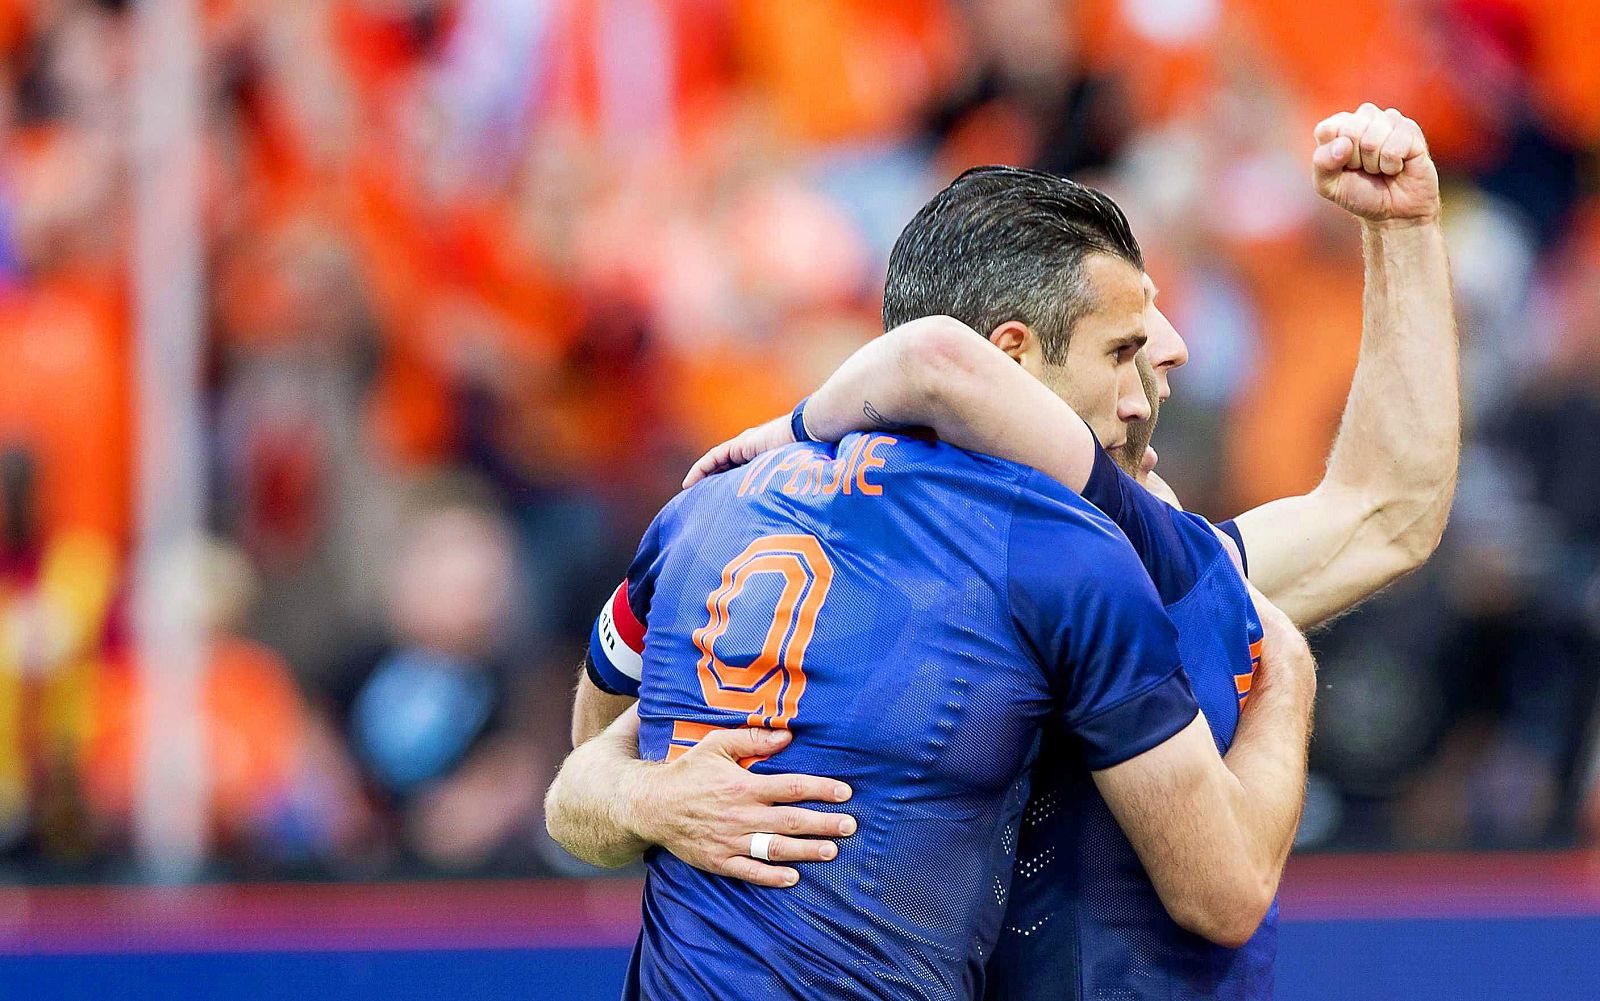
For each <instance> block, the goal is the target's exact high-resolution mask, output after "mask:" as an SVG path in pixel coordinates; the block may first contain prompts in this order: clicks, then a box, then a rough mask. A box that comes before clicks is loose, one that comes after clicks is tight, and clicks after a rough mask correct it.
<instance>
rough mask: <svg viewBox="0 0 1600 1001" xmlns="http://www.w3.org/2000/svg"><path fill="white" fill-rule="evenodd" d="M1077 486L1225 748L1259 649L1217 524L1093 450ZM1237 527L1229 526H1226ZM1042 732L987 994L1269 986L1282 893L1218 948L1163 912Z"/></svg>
mask: <svg viewBox="0 0 1600 1001" xmlns="http://www.w3.org/2000/svg"><path fill="white" fill-rule="evenodd" d="M1084 497H1085V498H1086V499H1088V500H1090V501H1092V502H1093V503H1094V504H1095V505H1096V506H1097V507H1099V508H1100V509H1101V510H1103V511H1104V512H1105V513H1106V514H1107V515H1109V516H1110V517H1111V519H1112V520H1113V521H1115V522H1116V523H1117V525H1118V526H1119V527H1121V528H1122V530H1123V531H1124V532H1125V533H1126V534H1127V536H1128V539H1129V540H1130V541H1131V542H1132V543H1133V547H1134V549H1135V550H1136V551H1137V552H1138V553H1139V557H1140V559H1141V560H1142V561H1143V563H1144V565H1145V567H1146V568H1147V569H1148V570H1149V572H1150V576H1151V578H1152V579H1153V580H1154V581H1155V583H1156V589H1157V591H1158V592H1159V594H1160V596H1161V600H1162V603H1163V605H1165V607H1166V610H1167V614H1168V615H1169V616H1170V617H1171V618H1172V621H1173V623H1174V624H1175V625H1176V626H1177V628H1178V649H1179V651H1180V653H1181V655H1182V659H1183V664H1184V669H1185V672H1186V673H1187V674H1188V676H1189V683H1190V685H1191V686H1192V688H1193V691H1194V694H1195V697H1196V699H1198V701H1199V703H1200V708H1201V710H1202V711H1203V712H1204V713H1205V716H1206V721H1207V722H1208V723H1209V724H1210V726H1211V733H1212V737H1213V738H1214V739H1215V741H1216V744H1217V750H1218V751H1220V752H1226V751H1227V749H1228V747H1229V745H1230V744H1231V743H1232V741H1233V733H1234V728H1235V727H1236V726H1237V725H1238V722H1239V708H1240V706H1241V705H1242V704H1243V702H1244V700H1245V699H1246V698H1248V696H1249V691H1250V682H1251V678H1252V677H1253V675H1254V669H1255V666H1256V663H1257V661H1258V659H1259V657H1260V651H1261V646H1260V644H1261V639H1262V629H1261V622H1260V619H1259V618H1257V616H1256V612H1255V606H1254V604H1253V603H1252V602H1251V600H1250V595H1249V592H1248V591H1247V590H1246V589H1245V585H1244V579H1243V576H1242V575H1241V573H1240V571H1239V568H1238V567H1236V566H1235V565H1234V562H1233V559H1232V557H1231V556H1230V554H1229V553H1228V551H1227V550H1226V548H1224V545H1223V543H1222V540H1221V538H1220V537H1219V536H1218V534H1217V532H1218V529H1217V528H1216V527H1214V526H1212V525H1211V524H1210V523H1209V522H1207V521H1206V520H1205V519H1204V518H1201V517H1200V516H1199V515H1195V514H1189V513H1185V512H1181V511H1178V510H1176V509H1175V508H1173V507H1171V506H1170V505H1168V504H1165V503H1163V502H1162V501H1161V500H1159V499H1158V498H1156V497H1155V496H1154V495H1152V494H1151V493H1150V492H1149V491H1147V490H1145V489H1144V488H1143V487H1141V486H1139V484H1138V483H1136V482H1135V481H1134V480H1133V479H1132V478H1131V477H1129V476H1128V475H1127V474H1126V473H1124V472H1122V471H1121V470H1120V469H1118V468H1117V467H1116V466H1115V465H1114V464H1113V463H1112V462H1111V460H1110V458H1109V457H1107V456H1106V455H1105V454H1104V453H1100V454H1099V455H1098V456H1097V457H1096V464H1095V469H1094V473H1093V475H1092V476H1091V478H1090V481H1089V484H1088V486H1086V487H1085V488H1084ZM1223 530H1225V531H1228V532H1229V534H1230V535H1232V536H1233V537H1234V538H1235V540H1236V541H1238V542H1240V546H1241V554H1242V552H1243V549H1242V540H1240V539H1238V536H1237V529H1236V528H1234V527H1233V526H1231V525H1227V526H1223ZM1092 767H1093V765H1092V763H1090V762H1086V761H1085V760H1084V759H1083V757H1082V756H1081V755H1080V754H1078V753H1077V751H1076V750H1075V749H1074V748H1073V747H1072V746H1071V745H1070V743H1069V742H1067V741H1065V740H1063V739H1061V738H1060V736H1059V735H1055V734H1051V733H1048V732H1047V733H1046V735H1045V738H1044V741H1043V745H1042V748H1041V752H1040V755H1039V759H1038V762H1037V763H1036V765H1035V767H1034V770H1033V791H1032V799H1031V800H1030V801H1029V803H1028V807H1027V811H1026V813H1025V814H1024V819H1023V823H1022V829H1021V832H1020V835H1019V841H1020V847H1019V849H1018V853H1017V871H1016V875H1015V878H1014V880H1013V884H1012V896H1011V901H1010V905H1009V907H1008V909H1007V912H1006V918H1005V928H1004V930H1003V931H1002V932H1001V938H1000V942H999V944H998V946H997V948H996V952H995V957H994V960H993V962H992V963H991V964H990V967H989V980H988V983H989V989H988V997H989V999H990V1001H1090V999H1101V998H1116V999H1118V1001H1146V999H1149V1001H1155V999H1160V1001H1182V999H1199V998H1208V999H1210V998H1215V999H1222V1001H1243V999H1261V998H1270V997H1271V996H1272V964H1273V960H1274V958H1275V956H1276V952H1277V917H1278V906H1277V903H1276V902H1274V903H1273V905H1272V908H1271V910H1270V911H1269V912H1268V914H1267V917H1266V919H1265V920H1264V921H1263V922H1262V925H1261V927H1260V929H1259V930H1258V931H1257V932H1256V934H1255V936H1254V937H1253V938H1251V940H1250V941H1249V942H1248V943H1247V944H1246V945H1245V946H1244V947H1243V948H1241V949H1225V948H1222V947H1220V946H1217V945H1213V944H1212V943H1210V942H1208V941H1206V940H1205V939H1203V938H1201V937H1200V936H1198V935H1195V934H1193V933H1191V932H1188V931H1185V930H1184V929H1182V928H1180V927H1179V926H1178V924H1177V923H1176V922H1174V921H1173V920H1172V918H1171V917H1170V916H1169V915H1168V914H1167V912H1166V909H1165V908H1164V907H1163V906H1162V904H1161V899H1160V897H1159V896H1158V895H1157V893H1156V889H1155V886H1154V884H1152V883H1151V882H1150V877H1149V875H1148V874H1147V873H1146V872H1145V870H1144V867H1143V865H1141V864H1140V862H1139V858H1138V856H1137V855H1136V854H1135V853H1134V850H1133V846H1132V845H1131V844H1130V843H1129V842H1128V839H1127V837H1126V836H1125V835H1124V834H1123V833H1122V829H1121V828H1120V827H1118V826H1117V822H1116V819H1115V818H1114V817H1113V816H1112V814H1111V810H1110V808H1109V807H1108V806H1107V805H1106V802H1105V800H1104V799H1102V798H1101V796H1100V794H1099V791H1098V790H1097V789H1096V787H1095V785H1094V782H1093V780H1092V779H1091V777H1090V775H1089V772H1090V769H1091V768H1092Z"/></svg>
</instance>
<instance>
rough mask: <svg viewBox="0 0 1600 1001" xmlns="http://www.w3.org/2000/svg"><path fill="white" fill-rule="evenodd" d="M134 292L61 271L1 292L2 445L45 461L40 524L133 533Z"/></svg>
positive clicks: (51, 529)
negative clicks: (130, 319)
mask: <svg viewBox="0 0 1600 1001" xmlns="http://www.w3.org/2000/svg"><path fill="white" fill-rule="evenodd" d="M127 308H128V306H127V302H126V300H125V298H124V297H123V296H122V295H121V293H120V291H119V290H118V289H117V288H116V287H115V285H114V283H113V282H112V281H111V280H110V279H109V278H105V277H102V276H99V275H92V274H83V275H74V274H60V275H54V276H50V277H46V278H45V279H43V280H42V281H39V282H38V283H37V284H34V285H33V286H31V287H25V288H22V289H19V290H14V291H11V292H0V448H5V447H11V446H18V447H21V448H24V449H26V450H27V451H29V452H30V453H32V455H33V457H34V458H35V459H36V460H37V462H38V475H39V489H40V509H41V515H42V526H41V527H42V529H43V532H44V534H45V535H47V536H48V535H51V534H54V533H56V532H58V531H61V530H65V529H77V530H83V531H88V532H93V533H95V534H99V535H103V536H105V537H107V538H110V539H116V540H123V539H125V538H126V537H127V532H128V519H129V502H130V489H131V485H130V476H131V462H132V457H131V454H130V452H131V447H132V438H131V436H132V421H133V414H132V408H131V395H132V394H131V392H130V386H129V379H130V374H129V371H128V366H129V358H128V344H127V335H126V331H127Z"/></svg>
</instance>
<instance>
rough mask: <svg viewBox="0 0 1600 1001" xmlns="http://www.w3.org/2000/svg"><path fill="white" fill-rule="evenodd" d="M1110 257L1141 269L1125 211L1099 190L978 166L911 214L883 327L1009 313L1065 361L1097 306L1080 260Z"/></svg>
mask: <svg viewBox="0 0 1600 1001" xmlns="http://www.w3.org/2000/svg"><path fill="white" fill-rule="evenodd" d="M1091 253H1102V254H1110V255H1113V256H1115V257H1120V258H1121V259H1123V260H1125V261H1127V262H1128V263H1129V264H1131V265H1133V266H1134V267H1136V268H1138V269H1139V270H1140V271H1143V270H1144V254H1143V253H1142V252H1141V251H1140V250H1139V241H1137V240H1135V239H1134V238H1133V230H1132V229H1131V228H1130V227H1129V226H1128V218H1127V216H1125V215H1123V214H1122V209H1120V208H1119V207H1118V206H1117V203H1116V202H1114V201H1112V200H1111V199H1110V198H1109V197H1107V196H1106V195H1105V194H1103V193H1102V192H1099V191H1096V190H1095V189H1094V188H1091V187H1089V186H1087V185H1084V184H1079V183H1078V182H1077V181H1072V180H1068V179H1067V178H1064V177H1057V176H1056V175H1054V174H1047V173H1045V172H1043V171H1039V170H1026V169H1023V168H1021V167H973V168H972V169H971V170H968V171H966V172H964V173H963V174H962V175H961V176H960V177H957V178H956V179H955V180H954V181H952V182H950V186H949V187H947V188H945V189H944V190H943V191H941V192H939V193H938V194H937V195H934V196H933V198H932V199H930V200H929V201H928V203H927V204H926V205H924V206H922V208H921V209H920V210H918V212H917V214H916V215H915V216H913V217H912V218H911V221H910V222H909V223H907V224H906V228H905V229H904V230H902V231H901V233H900V238H899V239H898V240H896V241H895V244H894V250H893V251H891V252H890V254H889V274H888V277H887V278H886V279H885V281H884V288H883V328H884V329H885V330H892V329H893V328H895V327H897V326H899V325H900V324H902V323H905V322H907V321H909V320H914V319H916V318H917V317H919V316H932V315H934V314H941V313H942V314H945V315H948V316H953V317H955V318H956V319H958V320H960V321H962V322H963V323H966V324H967V325H968V326H970V327H972V328H973V329H974V330H977V331H978V332H979V333H981V334H983V335H985V336H988V334H989V332H990V331H992V330H994V329H995V328H996V327H998V326H1000V325H1001V324H1002V323H1006V322H1009V321H1012V320H1015V321H1019V322H1021V323H1026V324H1027V325H1028V326H1029V327H1031V328H1033V330H1034V332H1035V333H1037V334H1038V335H1039V339H1040V341H1041V343H1042V345H1043V348H1044V353H1045V359H1046V360H1047V361H1050V362H1051V363H1053V364H1060V363H1061V361H1062V359H1063V358H1065V357H1066V350H1067V342H1068V340H1069V339H1070V338H1071V336H1072V328H1073V327H1074V326H1075V325H1076V324H1077V322H1078V320H1080V319H1082V318H1083V316H1084V315H1085V314H1086V313H1088V312H1089V311H1090V310H1091V309H1092V308H1093V306H1094V303H1093V302H1091V301H1090V300H1089V296H1088V294H1087V292H1086V290H1085V288H1084V278H1083V261H1084V258H1085V257H1087V256H1088V255H1089V254H1091Z"/></svg>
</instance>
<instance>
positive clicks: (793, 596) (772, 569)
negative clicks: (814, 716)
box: [694, 535, 833, 728]
mask: <svg viewBox="0 0 1600 1001" xmlns="http://www.w3.org/2000/svg"><path fill="white" fill-rule="evenodd" d="M757 574H777V575H778V576H779V577H780V578H782V581H783V591H782V593H781V594H779V596H778V603H777V605H776V607H774V608H773V610H772V623H771V625H769V626H768V627H767V635H766V638H765V640H763V642H762V644H761V652H760V653H759V654H757V655H756V657H755V659H754V660H752V661H751V662H750V663H749V665H747V666H745V667H733V666H730V665H728V664H725V663H723V661H722V660H721V659H720V658H718V656H717V651H716V644H717V639H718V638H719V637H721V636H722V634H723V633H725V632H727V631H728V623H729V606H730V605H731V604H732V603H733V599H734V598H737V597H738V596H739V594H740V592H742V591H743V590H744V588H745V585H746V584H747V583H749V582H750V580H751V579H752V578H754V577H755V576H756V575H757ZM832 583H833V564H832V563H830V562H829V561H828V556H827V554H826V553H824V552H823V551H822V544H821V543H819V542H818V541H817V540H816V538H815V537H813V536H810V535H769V536H766V537H765V538H761V539H757V540H756V541H754V542H752V543H750V545H749V546H748V547H746V548H745V551H744V552H742V553H740V554H739V555H738V556H735V557H734V558H733V559H731V560H729V561H728V565H727V566H725V567H723V568H722V586H721V587H719V588H717V589H716V590H715V591H713V592H711V596H710V597H709V598H707V599H706V612H707V614H708V615H709V619H708V620H707V622H706V624H705V626H704V627H703V628H701V629H697V630H695V633H694V645H695V646H696V647H697V648H698V649H699V651H700V663H699V674H700V690H701V692H702V693H703V694H704V695H705V700H706V705H708V706H710V707H711V708H713V709H721V710H724V711H727V712H736V713H743V714H745V715H746V716H747V717H748V721H749V722H748V725H749V726H771V727H779V728H783V727H787V726H788V725H789V721H790V720H792V719H794V715H795V713H796V712H797V711H798V709H799V706H800V697H801V696H802V695H804V694H805V690H806V672H805V659H806V646H807V644H809V643H810V642H811V635H812V633H814V632H815V631H816V628H817V613H818V612H820V611H822V603H823V602H824V601H826V600H827V598H828V587H829V585H830V584H832ZM741 607H742V606H741Z"/></svg>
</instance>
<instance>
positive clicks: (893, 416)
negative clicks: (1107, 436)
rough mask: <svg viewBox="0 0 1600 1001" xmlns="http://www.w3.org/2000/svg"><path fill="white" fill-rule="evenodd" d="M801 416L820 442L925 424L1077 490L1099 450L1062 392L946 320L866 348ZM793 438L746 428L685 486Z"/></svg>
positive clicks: (782, 423)
mask: <svg viewBox="0 0 1600 1001" xmlns="http://www.w3.org/2000/svg"><path fill="white" fill-rule="evenodd" d="M805 421H806V427H807V429H808V430H809V431H810V433H811V435H812V436H813V437H815V438H817V439H818V440H821V441H838V440H839V439H840V438H843V437H844V436H845V435H847V434H849V433H850V432H852V431H861V430H868V431H870V430H873V429H881V428H889V427H929V428H932V429H933V430H934V431H935V432H936V433H937V434H938V435H939V437H940V439H942V440H944V441H947V442H949V443H950V444H952V445H955V446H957V447H959V448H965V449H968V450H970V451H973V452H983V453H985V454H988V455H996V456H1000V457H1001V458H1005V459H1010V460H1011V461H1013V462H1018V463H1021V464H1022V465H1025V466H1032V467H1033V468H1035V469H1037V470H1039V471H1040V472H1041V473H1044V474H1045V475H1046V476H1049V477H1050V478H1052V479H1054V480H1056V481H1057V482H1059V483H1062V484H1064V485H1065V486H1067V487H1068V488H1070V489H1072V490H1077V491H1081V490H1082V489H1083V486H1084V484H1085V483H1086V482H1088V479H1089V472H1090V470H1092V469H1093V468H1094V452H1095V449H1096V448H1097V446H1096V444H1095V440H1094V434H1093V433H1092V432H1091V431H1090V430H1089V427H1088V425H1086V424H1085V423H1084V422H1083V421H1082V420H1081V419H1080V418H1079V417H1078V415H1077V414H1076V413H1074V412H1073V410H1072V408H1071V407H1069V406H1067V405H1066V403H1064V402H1063V401H1062V400H1061V398H1060V397H1058V396H1056V395H1055V394H1054V393H1052V392H1051V391H1050V390H1049V389H1047V388H1046V387H1045V385H1044V384H1043V383H1042V382H1040V381H1039V380H1037V379H1035V378H1033V377H1032V376H1030V375H1028V374H1027V373H1026V372H1024V371H1023V369H1022V366H1020V365H1018V364H1017V363H1016V362H1014V361H1012V360H1011V359H1010V358H1009V357H1007V355H1006V353H1005V352H1004V351H1001V350H1000V349H999V348H997V347H995V346H994V345H993V344H991V343H989V342H988V341H987V340H985V339H984V338H983V337H982V336H980V335H979V334H978V333H977V332H975V331H974V330H973V329H972V328H971V327H969V326H967V325H966V324H965V323H962V322H961V321H960V320H957V319H955V318H953V317H949V316H926V317H922V318H921V319H917V320H912V321H911V322H909V323H904V324H901V325H900V326H898V327H896V328H894V329H893V330H891V331H889V332H888V333H886V334H884V335H883V336H882V337H879V338H877V339H876V340H873V341H871V342H869V343H868V344H866V345H865V346H863V347H862V348H861V349H860V350H858V351H857V352H856V353H855V354H853V355H851V356H850V357H849V358H848V359H846V361H845V363H844V364H843V365H841V366H840V367H839V369H838V370H837V371H836V372H834V374H833V375H831V376H829V377H828V381H827V382H825V383H823V385H822V387H821V388H819V389H818V390H817V391H816V392H815V393H813V394H812V395H811V398H810V401H809V402H808V403H807V404H806V412H805ZM793 440H794V437H793V435H792V433H791V432H790V429H789V418H788V416H787V415H785V416H783V417H780V418H776V419H774V420H772V421H769V422H767V423H766V424H763V425H761V426H759V427H755V428H751V429H750V430H749V431H746V432H745V433H743V434H741V435H739V436H738V437H737V438H734V439H733V440H731V441H728V442H724V443H723V444H721V445H718V446H717V447H716V448H714V449H712V450H711V451H710V452H707V453H706V454H705V456H703V457H702V458H701V459H700V461H699V462H697V463H696V464H695V466H694V469H692V470H691V471H690V473H689V476H688V478H687V479H685V481H684V486H686V487H687V486H691V485H693V484H694V482H695V481H697V480H698V479H700V478H701V477H703V476H707V475H710V474H711V473H714V472H717V471H719V470H722V469H726V468H729V467H730V466H735V465H740V464H742V463H745V462H749V461H750V460H751V459H753V458H755V457H756V456H757V455H759V454H760V453H761V452H763V451H765V450H767V449H771V448H776V447H778V446H780V445H784V444H787V443H789V442H792V441H793Z"/></svg>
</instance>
